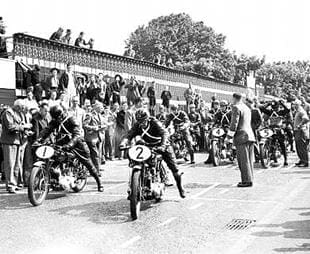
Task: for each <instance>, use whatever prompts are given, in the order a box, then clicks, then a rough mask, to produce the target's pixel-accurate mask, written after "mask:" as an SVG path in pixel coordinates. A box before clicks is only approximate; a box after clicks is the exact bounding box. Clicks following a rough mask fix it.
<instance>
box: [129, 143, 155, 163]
mask: <svg viewBox="0 0 310 254" xmlns="http://www.w3.org/2000/svg"><path fill="white" fill-rule="evenodd" d="M128 155H129V158H130V159H132V160H134V161H139V162H141V161H146V160H148V159H149V158H150V157H151V150H150V149H149V148H148V147H147V146H142V145H136V146H133V147H131V148H130V149H129V151H128Z"/></svg>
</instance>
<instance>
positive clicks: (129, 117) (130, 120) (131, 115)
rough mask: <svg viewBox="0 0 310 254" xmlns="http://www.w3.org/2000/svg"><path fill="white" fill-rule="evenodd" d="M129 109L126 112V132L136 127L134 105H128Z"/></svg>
mask: <svg viewBox="0 0 310 254" xmlns="http://www.w3.org/2000/svg"><path fill="white" fill-rule="evenodd" d="M127 106H128V108H127V110H126V111H125V132H128V131H129V130H130V129H131V128H132V126H133V125H134V121H135V112H134V107H133V103H131V102H130V103H129V104H127Z"/></svg>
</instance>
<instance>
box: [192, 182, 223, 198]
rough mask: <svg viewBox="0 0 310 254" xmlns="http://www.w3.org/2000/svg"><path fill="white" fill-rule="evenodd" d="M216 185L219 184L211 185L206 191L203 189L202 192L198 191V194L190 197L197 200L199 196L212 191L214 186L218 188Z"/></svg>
mask: <svg viewBox="0 0 310 254" xmlns="http://www.w3.org/2000/svg"><path fill="white" fill-rule="evenodd" d="M218 185H220V184H219V183H215V184H212V185H211V186H210V187H208V188H206V189H204V190H202V191H200V192H198V193H196V194H194V195H192V198H198V197H199V196H201V195H203V194H205V193H207V192H208V191H209V190H212V189H214V188H215V187H216V186H218Z"/></svg>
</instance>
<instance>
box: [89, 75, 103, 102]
mask: <svg viewBox="0 0 310 254" xmlns="http://www.w3.org/2000/svg"><path fill="white" fill-rule="evenodd" d="M100 91H101V89H100V87H99V85H98V83H97V81H96V76H95V75H91V76H90V81H89V83H88V84H87V85H86V98H87V99H89V100H90V102H91V103H94V102H95V101H97V100H98V99H99V93H100Z"/></svg>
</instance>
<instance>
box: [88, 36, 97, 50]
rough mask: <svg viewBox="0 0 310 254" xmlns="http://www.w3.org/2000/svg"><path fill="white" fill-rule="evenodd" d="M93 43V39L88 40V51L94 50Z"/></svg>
mask: <svg viewBox="0 0 310 254" xmlns="http://www.w3.org/2000/svg"><path fill="white" fill-rule="evenodd" d="M94 43H95V40H94V39H93V38H90V39H89V41H88V43H87V45H88V46H89V49H94Z"/></svg>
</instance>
